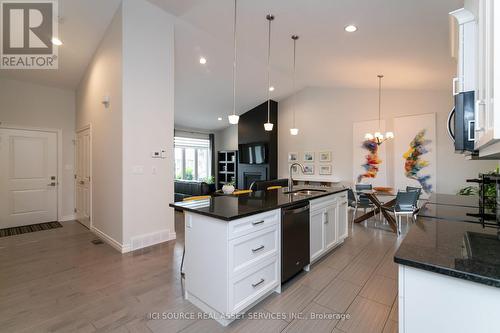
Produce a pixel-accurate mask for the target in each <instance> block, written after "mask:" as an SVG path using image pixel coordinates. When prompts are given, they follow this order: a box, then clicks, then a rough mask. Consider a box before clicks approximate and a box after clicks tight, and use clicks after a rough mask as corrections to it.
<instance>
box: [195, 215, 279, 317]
mask: <svg viewBox="0 0 500 333" xmlns="http://www.w3.org/2000/svg"><path fill="white" fill-rule="evenodd" d="M280 221H281V210H280V209H277V210H274V211H270V212H265V213H261V214H256V215H252V216H250V217H244V218H240V219H236V220H233V221H223V220H219V219H216V218H212V217H208V216H204V215H200V214H196V213H190V212H185V242H186V245H185V246H186V257H185V273H186V286H185V288H186V291H185V297H186V299H187V300H189V301H190V302H191V303H193V304H194V305H196V306H197V307H198V308H200V309H201V310H203V311H204V312H205V313H207V314H210V315H211V316H212V318H214V319H215V320H217V321H218V322H219V323H221V324H222V325H224V326H227V325H228V324H229V323H230V322H231V321H233V320H234V319H235V318H237V316H238V315H239V314H241V313H244V312H245V311H246V310H247V309H249V308H250V307H252V306H253V305H254V304H255V303H257V302H259V301H260V300H262V299H263V298H265V297H267V296H268V295H269V294H270V293H272V292H280V291H281V246H280V245H281V227H280V226H281V225H280Z"/></svg>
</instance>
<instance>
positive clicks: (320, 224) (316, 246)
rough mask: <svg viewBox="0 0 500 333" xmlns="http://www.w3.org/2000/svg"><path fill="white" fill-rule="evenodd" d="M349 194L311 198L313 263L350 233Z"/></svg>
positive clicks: (311, 253)
mask: <svg viewBox="0 0 500 333" xmlns="http://www.w3.org/2000/svg"><path fill="white" fill-rule="evenodd" d="M347 224H348V220H347V195H346V194H345V192H341V193H337V194H333V195H330V196H327V197H323V198H319V199H315V200H311V215H310V255H311V263H312V262H314V261H316V260H318V259H319V258H321V257H322V256H323V255H325V254H326V253H328V252H329V251H330V250H332V249H333V248H335V247H336V246H337V245H339V244H340V243H342V242H343V241H344V239H345V238H346V237H347V235H348V225H347Z"/></svg>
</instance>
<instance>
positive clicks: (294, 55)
mask: <svg viewBox="0 0 500 333" xmlns="http://www.w3.org/2000/svg"><path fill="white" fill-rule="evenodd" d="M292 39H293V128H295V112H296V108H297V98H296V96H295V95H296V93H295V86H296V82H295V81H296V75H295V71H296V70H295V67H296V66H295V64H296V50H297V45H296V44H297V39H299V36H297V35H293V36H292Z"/></svg>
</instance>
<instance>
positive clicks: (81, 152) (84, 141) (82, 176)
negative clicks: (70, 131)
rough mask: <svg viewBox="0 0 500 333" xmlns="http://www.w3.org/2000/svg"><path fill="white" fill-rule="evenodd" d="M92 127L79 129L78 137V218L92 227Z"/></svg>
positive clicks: (76, 181)
mask: <svg viewBox="0 0 500 333" xmlns="http://www.w3.org/2000/svg"><path fill="white" fill-rule="evenodd" d="M90 144H91V140H90V129H85V130H83V131H79V132H78V133H77V137H76V177H75V188H76V219H77V221H78V222H80V223H81V224H83V225H84V226H86V227H87V228H90V182H91V175H90Z"/></svg>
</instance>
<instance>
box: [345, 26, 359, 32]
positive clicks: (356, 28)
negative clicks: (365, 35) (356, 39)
mask: <svg viewBox="0 0 500 333" xmlns="http://www.w3.org/2000/svg"><path fill="white" fill-rule="evenodd" d="M344 30H345V31H347V32H355V31H356V30H358V27H357V26H355V25H353V24H349V25H348V26H346V27H345V28H344Z"/></svg>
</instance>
